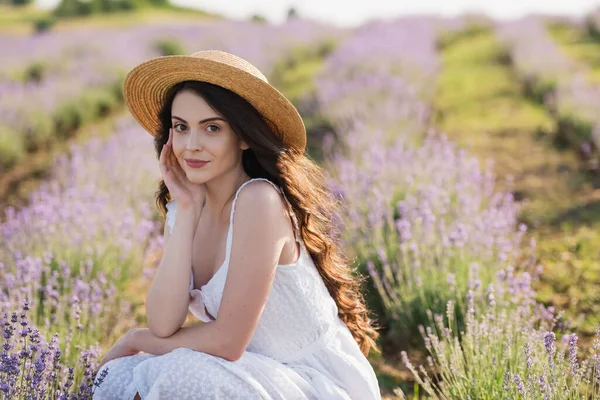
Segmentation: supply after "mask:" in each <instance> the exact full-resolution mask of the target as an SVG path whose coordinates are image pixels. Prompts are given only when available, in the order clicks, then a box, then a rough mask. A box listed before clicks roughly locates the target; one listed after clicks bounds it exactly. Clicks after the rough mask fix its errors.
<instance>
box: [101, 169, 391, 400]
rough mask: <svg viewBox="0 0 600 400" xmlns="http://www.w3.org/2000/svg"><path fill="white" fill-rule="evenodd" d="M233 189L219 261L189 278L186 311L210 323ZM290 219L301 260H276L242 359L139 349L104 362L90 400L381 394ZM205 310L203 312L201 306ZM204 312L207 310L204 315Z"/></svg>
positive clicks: (170, 209) (220, 282)
mask: <svg viewBox="0 0 600 400" xmlns="http://www.w3.org/2000/svg"><path fill="white" fill-rule="evenodd" d="M256 180H264V181H267V182H269V183H271V184H272V185H273V187H275V189H277V191H278V192H280V193H281V191H280V189H279V188H278V187H277V186H276V185H275V184H274V183H273V182H271V181H268V180H266V179H263V178H255V179H251V180H249V181H247V182H245V183H244V184H242V185H241V186H240V188H239V189H238V190H237V192H236V194H235V198H234V200H233V204H232V207H231V215H230V219H229V230H228V233H227V247H226V254H225V261H224V262H223V265H222V266H221V268H219V269H218V270H217V272H216V274H215V275H214V276H213V277H212V278H211V279H210V280H209V281H208V283H206V285H203V286H202V287H201V288H199V289H196V288H194V277H193V272H192V274H191V280H190V304H189V309H190V311H191V312H192V313H193V314H194V315H195V316H196V317H197V318H198V319H200V320H202V321H204V322H206V323H211V322H212V321H213V319H211V318H210V316H209V314H210V315H212V316H214V317H215V318H218V315H219V304H220V302H221V296H222V294H223V288H224V286H225V280H226V278H227V268H228V264H229V258H230V251H231V242H232V235H233V229H232V226H233V215H234V212H235V203H236V200H237V198H238V194H239V192H240V190H241V189H242V188H243V187H244V186H245V185H247V184H248V183H250V182H252V181H256ZM283 198H284V199H285V196H283ZM285 202H286V203H287V206H288V207H289V211H290V213H291V215H292V219H293V222H294V230H295V235H296V240H297V241H298V242H299V243H300V248H301V251H300V257H299V258H298V260H297V261H296V262H295V263H294V264H285V265H282V264H280V265H278V267H277V271H276V274H275V278H274V281H273V287H272V289H271V291H270V293H269V297H268V298H267V302H266V304H265V307H264V309H263V313H262V315H261V317H260V320H259V322H258V326H257V327H256V331H255V333H254V335H253V337H252V340H251V342H250V344H249V345H248V347H247V348H246V351H245V352H244V354H243V355H242V357H241V358H240V359H238V360H236V361H228V360H225V359H223V358H221V357H217V356H213V355H211V354H207V353H202V352H199V351H194V350H191V349H188V348H178V349H175V350H173V351H171V352H170V353H167V354H164V355H162V356H155V355H150V354H146V353H139V354H137V355H134V356H128V357H122V358H118V359H115V360H112V361H110V362H108V363H106V364H105V366H104V367H103V369H104V368H109V372H108V375H107V377H106V379H105V380H104V382H103V383H102V384H101V385H100V386H99V387H97V388H96V390H95V392H94V397H93V398H94V399H95V400H99V399H127V400H130V399H133V398H134V396H135V394H136V392H139V394H140V396H141V397H142V399H144V400H146V399H165V400H166V399H244V400H249V399H285V400H293V399H319V400H322V399H326V400H328V399H331V400H333V399H336V400H337V399H346V400H349V399H352V400H371V399H381V394H380V391H379V386H378V383H377V377H376V376H375V372H374V371H373V368H372V367H371V365H370V364H369V362H368V360H367V358H366V357H365V356H364V355H363V354H362V353H361V351H360V348H359V346H358V344H357V342H356V341H355V340H354V338H353V337H352V334H351V333H350V331H349V329H348V328H347V327H346V325H345V324H344V323H343V322H342V321H341V320H340V319H339V317H338V308H337V305H336V303H335V301H334V300H333V298H332V297H331V295H330V294H329V292H328V291H327V288H326V286H325V284H324V283H323V280H322V278H321V276H320V275H319V273H318V271H317V268H316V267H315V264H314V262H313V260H312V258H311V257H310V254H309V253H308V252H307V250H306V248H305V246H304V243H303V241H302V240H301V236H300V235H299V230H298V225H297V220H296V217H295V215H294V214H293V211H292V209H291V206H290V204H289V202H288V201H287V199H285ZM176 210H177V208H176V204H175V202H174V201H171V202H169V203H168V204H167V223H168V224H169V227H170V229H171V230H172V229H173V224H174V223H175V216H176ZM205 307H206V309H205ZM206 311H208V313H209V314H207V312H206Z"/></svg>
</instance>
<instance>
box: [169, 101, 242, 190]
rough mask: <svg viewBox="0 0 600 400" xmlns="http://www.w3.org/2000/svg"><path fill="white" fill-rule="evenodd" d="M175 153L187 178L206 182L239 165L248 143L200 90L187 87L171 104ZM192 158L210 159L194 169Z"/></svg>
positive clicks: (194, 181)
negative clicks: (191, 164) (197, 91)
mask: <svg viewBox="0 0 600 400" xmlns="http://www.w3.org/2000/svg"><path fill="white" fill-rule="evenodd" d="M171 126H172V128H171V129H172V134H173V152H174V154H175V157H177V161H178V162H179V165H180V166H181V168H182V169H183V170H184V171H185V173H186V175H187V178H188V179H189V180H190V182H193V183H205V182H208V181H210V180H212V179H213V178H215V177H217V176H219V175H221V174H223V173H226V172H228V171H230V170H232V169H235V168H237V167H238V165H239V164H240V163H241V158H242V155H241V154H242V151H243V150H245V149H247V148H248V145H247V144H246V143H245V142H244V141H243V140H242V139H241V138H240V137H239V136H238V135H237V134H236V133H235V132H234V131H233V130H232V128H231V126H230V125H229V123H228V122H227V121H226V120H225V118H224V117H223V116H222V115H221V114H219V113H217V112H216V111H214V110H213V109H212V108H211V107H210V106H209V105H208V103H207V102H206V101H205V100H204V99H203V98H202V97H200V96H199V95H197V94H196V93H194V92H192V91H189V90H184V91H181V92H179V93H177V95H176V96H175V99H174V100H173V104H172V106H171ZM186 159H188V160H201V161H208V163H207V164H205V165H204V166H202V167H201V168H194V167H192V166H190V165H188V163H187V162H186Z"/></svg>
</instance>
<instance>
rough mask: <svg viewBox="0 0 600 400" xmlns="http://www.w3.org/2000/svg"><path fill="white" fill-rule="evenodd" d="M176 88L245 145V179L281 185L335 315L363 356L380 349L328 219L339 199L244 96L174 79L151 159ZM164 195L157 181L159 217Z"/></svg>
mask: <svg viewBox="0 0 600 400" xmlns="http://www.w3.org/2000/svg"><path fill="white" fill-rule="evenodd" d="M182 90H190V91H192V92H194V93H196V94H197V95H199V96H201V97H202V98H203V99H204V100H205V101H206V102H207V103H208V104H209V105H210V106H211V107H212V108H213V109H215V110H217V111H218V112H219V113H221V114H222V115H223V116H224V117H225V118H226V119H227V121H228V122H229V124H230V125H231V127H232V129H233V131H234V132H235V133H236V134H237V135H239V136H240V137H241V138H242V139H243V140H244V141H245V142H246V143H247V144H248V145H249V146H250V148H249V149H246V150H244V151H243V153H242V166H243V168H244V170H245V172H246V174H248V176H250V177H251V178H266V179H268V180H270V181H271V182H273V183H275V184H276V185H278V186H279V187H280V188H281V189H282V191H283V193H284V195H285V196H286V197H287V199H288V201H289V202H290V203H291V205H292V208H293V211H294V213H295V214H296V216H297V218H298V225H299V228H300V233H301V235H302V239H303V241H304V244H305V247H306V249H307V250H308V252H309V253H310V256H311V258H312V259H313V261H314V263H315V265H316V267H317V269H318V271H319V274H320V275H321V278H322V279H323V282H324V283H325V285H326V287H327V290H328V291H329V293H330V295H331V297H332V298H333V299H334V300H335V302H336V304H337V307H338V315H339V317H340V319H341V320H342V321H344V323H345V324H346V326H347V327H348V329H349V330H350V332H351V333H352V336H353V337H354V339H355V340H356V342H357V343H358V345H359V347H360V349H361V352H362V353H363V354H364V355H368V354H369V351H370V349H371V348H373V349H374V350H375V351H376V352H378V353H381V350H380V349H378V348H377V344H376V342H375V340H376V339H377V338H378V337H379V333H378V332H377V330H378V329H379V328H380V327H379V326H377V325H376V324H375V321H374V320H372V319H371V318H370V317H369V310H368V308H367V306H366V304H365V300H364V297H363V295H362V290H361V289H362V288H361V283H362V281H363V280H364V279H366V278H365V277H360V275H359V274H355V273H354V272H355V271H353V270H352V269H351V268H350V265H349V262H348V260H347V259H346V258H345V257H344V255H343V253H342V251H341V249H340V247H339V246H338V244H337V240H336V238H337V237H338V232H337V231H336V225H335V223H334V218H335V215H336V210H337V207H339V206H340V204H339V202H338V201H336V200H335V198H334V197H333V195H332V194H331V192H330V191H329V190H328V189H327V188H326V185H325V178H324V174H323V170H322V169H321V167H319V166H318V165H317V164H316V163H315V162H314V161H312V160H311V159H310V158H309V157H308V156H307V155H306V154H304V153H303V152H302V153H301V152H300V151H298V150H295V149H291V148H286V147H285V146H284V144H283V142H282V140H281V139H280V137H279V136H277V135H274V134H273V130H272V127H275V125H274V124H270V125H269V124H268V122H270V121H266V120H265V119H264V118H265V117H264V116H263V115H262V114H260V113H259V112H258V111H257V110H256V109H255V108H254V107H253V106H252V105H251V104H250V103H248V102H247V101H246V100H245V99H244V98H242V97H241V96H239V95H237V94H236V93H234V92H232V91H230V90H228V89H225V88H223V87H220V86H217V85H213V84H210V83H207V82H200V81H184V82H180V83H178V84H176V85H174V86H173V87H172V88H171V89H170V91H169V92H168V93H167V95H166V98H165V101H164V103H163V105H162V108H161V110H160V112H159V115H158V117H159V119H160V128H159V129H158V131H157V132H156V134H155V136H154V147H155V150H156V154H157V158H158V157H159V156H160V152H161V149H162V147H163V145H164V144H165V143H166V142H167V140H168V138H169V129H170V127H171V106H172V104H173V100H174V98H175V95H176V94H177V93H179V92H180V91H182ZM232 198H233V196H232ZM232 198H231V199H230V200H229V201H231V200H232ZM170 200H171V198H170V194H169V190H168V189H167V186H166V185H165V183H164V181H163V180H161V181H160V183H159V190H158V191H157V192H156V205H157V206H158V208H159V210H160V211H161V212H162V214H163V216H164V215H165V214H166V204H167V202H168V201H170Z"/></svg>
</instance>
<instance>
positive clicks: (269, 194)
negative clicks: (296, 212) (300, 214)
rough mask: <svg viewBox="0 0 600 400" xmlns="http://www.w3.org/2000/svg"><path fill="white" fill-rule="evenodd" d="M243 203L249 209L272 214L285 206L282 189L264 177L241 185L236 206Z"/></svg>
mask: <svg viewBox="0 0 600 400" xmlns="http://www.w3.org/2000/svg"><path fill="white" fill-rule="evenodd" d="M242 203H243V204H244V206H243V207H244V208H245V209H247V211H250V212H255V213H259V214H265V213H269V214H270V213H273V212H277V211H278V210H279V209H280V208H284V207H285V205H284V202H283V199H282V197H281V190H280V189H279V188H278V187H277V185H275V184H274V183H273V182H271V181H268V180H263V179H260V180H258V179H256V180H251V181H248V182H246V183H245V184H244V185H243V187H240V190H238V195H237V205H236V206H235V208H239V207H240V204H242Z"/></svg>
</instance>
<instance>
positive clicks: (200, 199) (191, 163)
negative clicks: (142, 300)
mask: <svg viewBox="0 0 600 400" xmlns="http://www.w3.org/2000/svg"><path fill="white" fill-rule="evenodd" d="M124 97H125V101H126V103H127V105H128V107H129V109H130V111H131V112H132V114H133V115H134V117H135V118H136V119H137V120H138V122H139V123H140V124H141V125H142V126H143V127H144V128H145V129H146V130H147V131H148V132H150V133H151V134H152V135H153V136H154V137H155V139H154V142H155V147H156V151H157V153H158V154H159V164H160V168H161V173H162V177H163V181H161V182H160V189H159V191H158V194H157V204H158V206H159V208H160V209H161V210H162V211H163V212H165V211H166V217H167V223H166V224H165V232H164V237H165V245H164V246H165V247H164V254H163V258H162V260H161V262H160V265H159V267H158V269H157V271H156V274H155V276H154V279H153V282H152V284H151V286H150V289H149V291H148V295H147V299H146V313H147V319H148V328H147V329H135V330H134V331H131V332H129V333H127V334H126V335H125V336H124V337H123V338H121V339H120V340H119V341H118V342H117V343H116V344H115V345H114V346H113V347H112V348H111V349H110V350H109V351H108V352H107V354H106V355H105V357H104V359H103V360H102V363H101V367H100V369H99V372H100V374H98V376H99V377H104V379H103V381H102V383H101V384H100V385H99V386H98V387H97V388H96V390H95V393H94V398H95V399H109V398H110V399H113V398H116V399H132V398H140V397H141V398H142V399H204V398H210V399H360V400H368V399H380V398H381V397H380V392H379V388H378V384H377V378H376V376H375V373H374V371H373V369H372V367H371V366H370V365H369V362H368V361H367V358H366V356H365V355H367V354H368V353H369V350H370V348H371V347H373V348H375V350H377V351H378V349H377V348H376V346H375V341H374V339H376V338H377V335H378V334H377V332H376V330H375V327H374V326H373V325H372V321H371V320H370V319H369V317H368V315H367V314H368V310H367V309H366V307H365V305H364V304H363V298H362V296H361V294H360V291H359V284H358V281H357V278H355V277H354V276H353V275H352V273H351V272H352V271H351V270H350V269H349V267H348V265H347V263H346V262H345V260H344V259H343V256H342V254H341V253H340V251H339V249H338V247H336V244H335V240H334V238H333V222H332V217H333V213H334V205H335V204H334V200H333V198H332V197H331V196H330V194H329V193H328V192H327V190H326V189H325V187H324V183H323V182H324V180H323V175H322V173H321V170H320V169H319V167H318V166H316V165H315V164H314V163H313V162H312V161H311V160H310V159H309V158H308V157H307V156H306V155H305V154H304V152H305V146H306V131H305V127H304V124H303V122H302V119H301V117H300V116H299V114H298V112H297V110H296V109H295V107H294V106H293V105H292V104H291V103H290V102H289V100H287V99H286V98H285V97H284V96H283V95H282V94H281V93H279V91H277V90H276V89H275V88H274V87H273V86H271V85H270V84H269V83H268V82H267V79H266V78H265V77H264V75H263V74H262V73H260V71H259V70H258V69H256V67H254V66H253V65H252V64H250V63H248V62H247V61H245V60H243V59H241V58H239V57H236V56H234V55H232V54H229V53H226V52H222V51H212V50H210V51H201V52H198V53H194V54H192V55H191V56H168V57H158V58H155V59H152V60H149V61H147V62H145V63H142V64H140V65H138V66H137V67H136V68H134V69H133V70H131V71H130V72H129V74H128V75H127V77H126V79H125V83H124ZM234 216H235V217H234ZM188 309H189V310H190V311H191V312H192V314H193V315H195V316H196V317H197V318H198V319H200V320H201V321H203V322H204V323H203V324H199V325H195V326H189V327H182V325H183V323H184V321H185V319H186V316H187V312H188ZM138 353H139V354H138Z"/></svg>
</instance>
